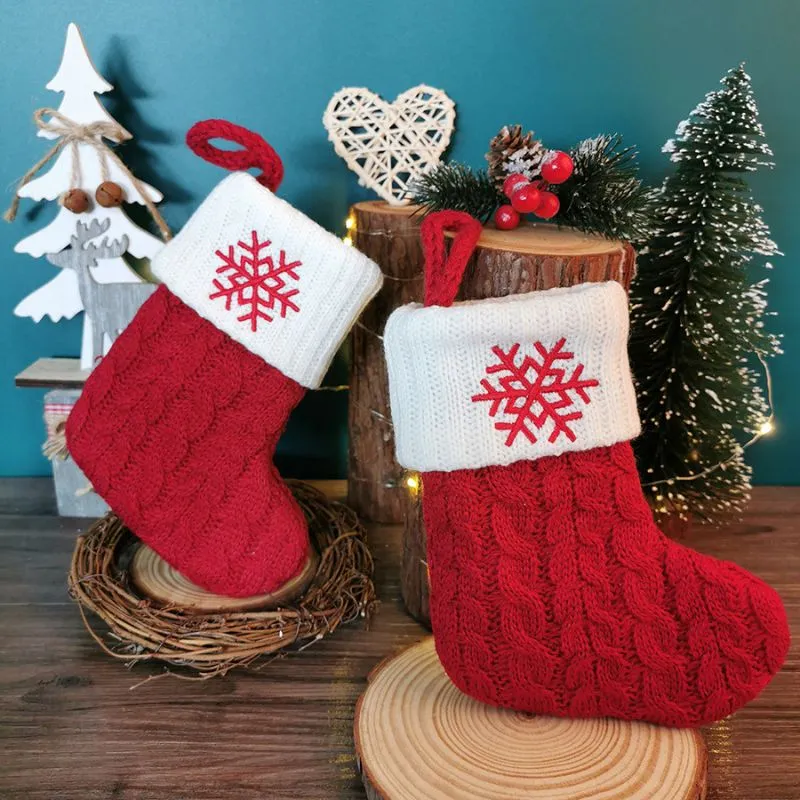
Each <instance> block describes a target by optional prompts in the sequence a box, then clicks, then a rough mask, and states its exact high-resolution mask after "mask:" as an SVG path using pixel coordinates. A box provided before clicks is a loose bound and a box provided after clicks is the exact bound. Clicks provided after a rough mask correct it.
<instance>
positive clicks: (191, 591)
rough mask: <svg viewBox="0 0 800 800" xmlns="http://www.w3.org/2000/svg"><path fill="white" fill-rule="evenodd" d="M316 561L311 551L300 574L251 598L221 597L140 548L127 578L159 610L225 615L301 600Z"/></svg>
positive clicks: (147, 549)
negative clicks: (154, 603) (158, 606)
mask: <svg viewBox="0 0 800 800" xmlns="http://www.w3.org/2000/svg"><path fill="white" fill-rule="evenodd" d="M318 564H319V557H318V556H317V553H316V551H315V550H313V549H312V550H311V551H310V553H309V556H308V560H307V561H306V564H305V566H304V567H303V570H302V571H301V572H300V573H299V574H298V575H297V576H296V577H294V578H292V579H291V580H290V581H287V582H286V583H285V584H284V585H283V586H281V587H280V588H279V589H277V590H276V591H274V592H270V593H269V594H260V595H255V596H254V597H224V596H222V595H218V594H212V593H211V592H207V591H206V590H205V589H202V588H201V587H199V586H198V585H197V584H195V583H192V582H191V581H190V580H189V579H188V578H185V577H184V576H183V575H181V573H180V572H178V570H176V569H174V568H173V567H171V566H170V565H169V564H167V562H166V561H164V559H163V558H161V556H160V555H158V553H156V551H155V550H153V549H152V548H150V547H148V546H147V545H146V544H142V545H139V547H137V548H136V552H135V553H134V555H133V558H132V559H131V565H130V577H131V580H132V581H133V583H134V585H135V586H136V588H137V589H138V590H139V591H140V592H141V593H142V594H143V595H144V596H145V597H149V598H150V599H151V600H155V601H156V602H157V603H158V604H159V605H162V606H177V607H178V608H180V609H181V611H184V612H187V613H190V614H217V613H220V614H225V613H232V612H235V611H253V610H254V609H263V610H269V609H273V608H278V607H280V606H286V605H288V604H289V603H291V602H292V601H293V600H295V599H297V598H298V597H300V595H302V594H303V592H304V591H305V590H306V589H307V588H308V585H309V583H311V580H312V579H313V578H314V575H315V574H316V572H317V565H318Z"/></svg>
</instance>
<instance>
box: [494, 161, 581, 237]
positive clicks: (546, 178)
mask: <svg viewBox="0 0 800 800" xmlns="http://www.w3.org/2000/svg"><path fill="white" fill-rule="evenodd" d="M573 166H574V165H573V163H572V159H571V158H570V157H569V156H568V155H567V154H566V153H563V152H561V150H551V151H550V152H549V153H548V154H547V155H546V156H545V159H544V162H543V163H542V167H541V175H542V180H537V181H533V182H532V181H529V180H528V179H527V178H526V177H525V176H524V175H519V174H516V175H509V176H508V177H507V178H506V179H505V182H504V183H503V194H504V195H505V196H506V197H507V198H508V199H509V200H510V201H511V203H510V205H503V206H500V208H498V209H497V211H495V214H494V224H495V226H496V227H497V228H499V229H500V230H501V231H509V230H511V229H512V228H516V227H517V225H519V218H520V214H535V215H536V216H537V217H539V218H541V219H552V218H553V217H554V216H555V215H556V214H558V209H559V202H558V196H557V195H555V194H553V192H548V191H547V187H548V186H549V185H555V184H559V183H564V181H565V180H567V178H569V176H570V175H572V170H573Z"/></svg>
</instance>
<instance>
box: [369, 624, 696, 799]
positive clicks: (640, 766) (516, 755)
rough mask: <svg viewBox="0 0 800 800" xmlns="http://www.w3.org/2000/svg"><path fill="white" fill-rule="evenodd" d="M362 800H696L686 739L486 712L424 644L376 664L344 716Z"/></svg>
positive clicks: (680, 732) (691, 740) (677, 733)
mask: <svg viewBox="0 0 800 800" xmlns="http://www.w3.org/2000/svg"><path fill="white" fill-rule="evenodd" d="M355 742H356V753H357V756H358V759H359V763H360V765H361V771H362V777H363V779H364V785H365V787H366V789H367V796H368V797H369V798H370V800H420V798H425V800H486V799H487V798H492V800H511V798H514V800H578V798H582V799H583V800H589V798H598V797H602V798H603V799H604V800H667V798H669V800H703V798H705V795H706V769H707V753H706V748H705V743H704V742H703V739H702V737H701V736H700V734H699V733H698V732H697V731H694V730H688V729H677V728H662V727H659V726H656V725H649V724H647V723H641V722H622V721H620V720H613V719H585V720H574V719H560V718H556V717H540V716H534V715H529V714H520V713H516V712H513V711H508V710H504V709H498V708H492V707H491V706H487V705H484V704H483V703H479V702H477V701H475V700H472V699H471V698H469V697H467V696H466V695H464V694H462V693H461V692H460V691H459V690H458V689H456V687H455V686H454V685H453V684H452V683H451V682H450V680H449V679H448V678H447V676H446V675H445V673H444V670H443V669H442V667H441V665H440V663H439V659H438V658H437V656H436V651H435V649H434V646H433V639H432V638H431V637H429V638H427V639H424V640H423V641H422V642H420V643H418V644H416V645H413V646H412V647H410V648H408V649H407V650H404V651H403V652H402V653H400V654H399V655H397V656H394V657H393V658H390V659H388V660H387V661H384V662H383V663H382V664H381V665H379V666H378V667H377V669H376V670H375V671H374V672H373V674H372V675H371V676H370V683H369V686H368V687H367V690H366V692H365V693H364V694H363V695H362V696H361V698H360V700H359V701H358V706H357V707H356V716H355Z"/></svg>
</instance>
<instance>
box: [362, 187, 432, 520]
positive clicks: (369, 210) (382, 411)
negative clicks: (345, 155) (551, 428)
mask: <svg viewBox="0 0 800 800" xmlns="http://www.w3.org/2000/svg"><path fill="white" fill-rule="evenodd" d="M416 210H417V209H416V207H414V206H390V205H388V203H385V202H383V201H382V200H380V201H378V200H374V201H369V202H365V203H357V204H356V205H355V206H353V209H352V215H353V218H354V219H355V225H354V227H353V228H352V229H351V231H350V235H351V236H352V239H353V244H354V245H355V246H356V247H357V248H358V249H359V250H360V251H361V252H362V253H364V254H365V255H367V256H369V257H370V258H371V259H372V260H373V261H375V263H376V264H378V266H380V268H381V270H382V271H383V274H384V283H383V287H382V289H381V291H380V292H379V293H378V295H377V296H376V297H375V298H374V299H373V300H372V302H371V303H370V304H369V306H367V308H366V310H365V311H364V313H363V314H362V316H361V319H360V321H359V322H358V323H356V325H355V327H354V328H353V331H352V334H351V336H350V351H351V369H350V394H349V410H348V419H349V430H350V466H349V474H348V491H347V504H348V505H349V506H350V507H351V508H352V509H353V510H354V511H355V512H356V513H357V514H358V515H359V517H361V518H362V519H366V520H371V521H373V522H402V520H403V516H404V514H405V507H406V497H405V492H404V485H403V469H402V468H401V467H400V466H399V465H398V463H397V461H395V457H394V434H393V429H392V423H391V412H390V410H389V386H388V383H387V376H386V361H385V359H384V357H383V339H382V336H383V328H384V326H385V325H386V320H387V319H388V317H389V314H391V313H392V311H394V310H395V308H397V307H398V306H402V305H404V304H405V303H410V302H413V301H421V300H422V291H423V273H422V266H423V256H422V246H421V244H420V240H419V225H420V222H421V221H422V216H421V215H420V214H415V213H414V212H415V211H416Z"/></svg>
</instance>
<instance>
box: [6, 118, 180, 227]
mask: <svg viewBox="0 0 800 800" xmlns="http://www.w3.org/2000/svg"><path fill="white" fill-rule="evenodd" d="M45 117H49V119H45ZM33 121H34V124H35V125H36V127H37V128H39V130H42V131H47V132H48V133H55V134H57V135H58V136H59V137H60V138H59V140H58V141H57V142H56V143H55V144H54V145H53V146H52V147H51V148H50V149H49V150H48V151H47V152H46V153H45V154H44V155H43V156H42V157H41V158H40V159H39V160H38V161H37V162H36V163H35V164H34V165H33V166H32V167H31V168H30V169H29V170H28V171H27V172H26V173H25V174H24V175H23V176H22V179H21V180H20V182H19V184H18V185H17V189H16V191H15V192H14V199H13V200H12V201H11V205H10V206H9V207H8V210H7V211H6V213H5V214H4V215H3V218H4V219H5V220H6V221H7V222H13V221H14V219H15V218H16V216H17V210H18V209H19V191H20V189H22V187H23V186H24V185H25V184H26V183H28V181H29V180H30V179H31V178H33V176H34V175H36V173H37V172H39V170H40V169H41V168H42V167H44V166H45V165H46V164H48V163H50V161H52V160H53V159H54V158H55V157H56V156H57V155H58V154H59V153H60V152H61V151H62V150H63V149H64V148H65V147H67V146H68V145H69V147H70V148H71V149H72V186H73V188H74V187H77V186H80V184H81V162H80V155H79V153H78V145H79V144H87V145H89V146H90V147H93V148H94V150H95V151H96V152H97V157H98V158H99V159H100V171H101V175H102V178H103V180H104V181H107V180H108V179H109V170H108V159H109V158H110V159H111V160H113V161H114V163H115V164H116V165H117V166H118V167H119V168H120V169H121V170H122V172H123V173H124V174H125V176H126V177H127V178H128V180H129V181H130V182H131V185H132V186H133V187H134V189H136V191H137V192H139V194H140V195H141V197H142V200H144V204H145V206H146V207H147V210H148V211H149V212H150V216H151V217H152V218H153V221H154V222H155V223H156V225H157V226H158V229H159V231H160V232H161V238H162V239H163V240H164V241H165V242H168V241H169V240H170V239H171V238H172V234H171V233H170V230H169V227H168V226H167V223H166V222H165V221H164V218H163V217H162V216H161V212H159V210H158V209H157V208H156V205H155V203H154V202H153V201H152V200H151V199H150V196H149V195H148V194H147V189H146V188H145V186H144V184H143V183H142V182H141V181H140V180H139V179H138V178H137V177H136V176H135V175H134V174H133V173H132V172H131V171H130V170H129V169H128V167H126V166H125V164H124V162H123V161H122V159H121V158H120V157H119V156H118V155H117V154H116V153H115V152H114V151H113V150H112V149H111V148H110V147H109V146H108V145H107V144H106V143H105V142H104V141H103V137H105V138H106V139H112V140H113V139H116V140H118V141H122V140H123V139H125V138H126V134H125V131H124V130H123V129H122V128H121V127H120V126H119V125H117V123H115V122H91V123H89V124H88V125H80V124H78V123H77V122H75V121H73V120H71V119H69V117H65V116H64V115H63V114H62V113H60V112H59V111H56V109H54V108H39V109H37V110H36V111H35V112H34V114H33Z"/></svg>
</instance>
